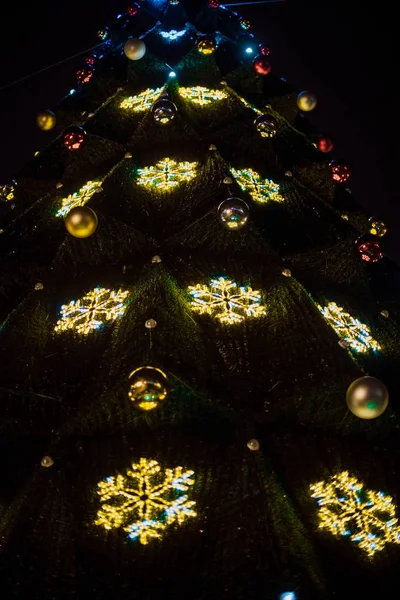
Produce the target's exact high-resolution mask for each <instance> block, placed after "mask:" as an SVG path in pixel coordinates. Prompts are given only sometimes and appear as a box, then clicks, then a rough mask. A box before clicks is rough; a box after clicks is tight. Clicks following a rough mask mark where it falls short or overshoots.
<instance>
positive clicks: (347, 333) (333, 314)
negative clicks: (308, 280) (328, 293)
mask: <svg viewBox="0 0 400 600" xmlns="http://www.w3.org/2000/svg"><path fill="white" fill-rule="evenodd" d="M317 306H318V308H319V310H320V311H321V313H322V315H323V317H324V318H325V319H326V321H327V322H328V323H329V325H331V327H332V328H333V329H334V330H335V332H336V333H337V334H338V336H339V337H340V338H342V339H343V340H345V341H346V342H347V343H348V345H349V346H350V347H351V348H352V349H353V350H356V352H368V350H374V351H375V350H380V346H379V344H378V342H376V341H375V340H374V339H373V338H372V337H371V330H370V328H369V327H368V326H367V325H365V324H364V323H361V321H359V320H358V319H354V318H353V317H352V316H351V315H349V313H347V312H345V311H344V310H343V308H341V307H340V306H338V305H337V304H336V303H335V302H329V303H328V304H327V306H325V307H322V306H320V305H319V304H317Z"/></svg>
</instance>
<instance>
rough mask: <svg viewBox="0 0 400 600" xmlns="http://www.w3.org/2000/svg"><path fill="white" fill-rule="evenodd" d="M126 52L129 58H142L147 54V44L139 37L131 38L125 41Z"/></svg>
mask: <svg viewBox="0 0 400 600" xmlns="http://www.w3.org/2000/svg"><path fill="white" fill-rule="evenodd" d="M124 52H125V56H127V57H128V58H129V60H140V59H141V58H143V56H144V55H145V54H146V44H145V43H144V41H143V40H139V39H138V38H130V39H129V40H128V41H127V42H126V43H125V46H124Z"/></svg>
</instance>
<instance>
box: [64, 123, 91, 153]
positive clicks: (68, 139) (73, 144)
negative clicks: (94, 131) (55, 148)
mask: <svg viewBox="0 0 400 600" xmlns="http://www.w3.org/2000/svg"><path fill="white" fill-rule="evenodd" d="M63 142H64V146H65V147H66V148H67V150H69V151H70V152H77V151H78V150H80V149H81V148H83V146H84V145H85V143H86V131H85V130H84V129H83V127H79V125H71V127H68V128H67V129H66V130H65V131H64V134H63Z"/></svg>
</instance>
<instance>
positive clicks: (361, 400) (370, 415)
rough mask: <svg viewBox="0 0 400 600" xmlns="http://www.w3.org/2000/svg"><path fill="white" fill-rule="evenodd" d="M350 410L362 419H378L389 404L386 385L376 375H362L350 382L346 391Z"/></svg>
mask: <svg viewBox="0 0 400 600" xmlns="http://www.w3.org/2000/svg"><path fill="white" fill-rule="evenodd" d="M346 402H347V406H348V407H349V410H351V412H352V413H353V414H354V415H356V417H359V418H360V419H376V417H379V416H380V415H381V414H382V413H383V412H384V411H385V410H386V408H387V405H388V404H389V392H388V390H387V388H386V386H385V385H384V384H383V383H382V382H381V381H379V379H376V378H375V377H369V376H365V377H360V378H359V379H356V380H355V381H353V383H351V384H350V386H349V388H348V390H347V392H346Z"/></svg>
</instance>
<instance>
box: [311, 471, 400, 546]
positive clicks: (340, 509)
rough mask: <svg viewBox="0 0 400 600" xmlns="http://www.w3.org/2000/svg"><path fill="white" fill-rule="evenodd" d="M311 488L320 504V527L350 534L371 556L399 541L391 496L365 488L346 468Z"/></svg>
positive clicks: (346, 534)
mask: <svg viewBox="0 0 400 600" xmlns="http://www.w3.org/2000/svg"><path fill="white" fill-rule="evenodd" d="M310 489H311V491H312V492H313V493H312V494H311V496H312V498H317V502H318V504H319V506H320V511H319V527H320V529H328V531H330V532H331V533H333V534H334V535H344V536H349V537H350V539H351V541H352V542H354V543H356V544H357V545H358V546H359V547H360V548H362V549H363V550H364V551H365V552H366V553H367V554H368V556H373V555H374V554H375V552H378V551H380V550H383V548H384V547H385V545H386V544H387V543H389V542H392V543H395V544H400V527H399V525H398V518H396V517H395V514H396V507H395V505H394V504H393V499H392V498H391V497H390V496H386V495H385V494H384V493H383V492H374V491H372V490H367V489H365V488H364V484H363V483H361V482H360V481H358V480H357V479H356V478H355V477H352V476H350V475H349V473H348V472H347V471H342V472H341V473H339V474H338V475H334V476H333V477H332V478H331V480H330V482H328V483H326V482H325V481H320V482H319V483H316V484H314V485H311V486H310Z"/></svg>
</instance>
